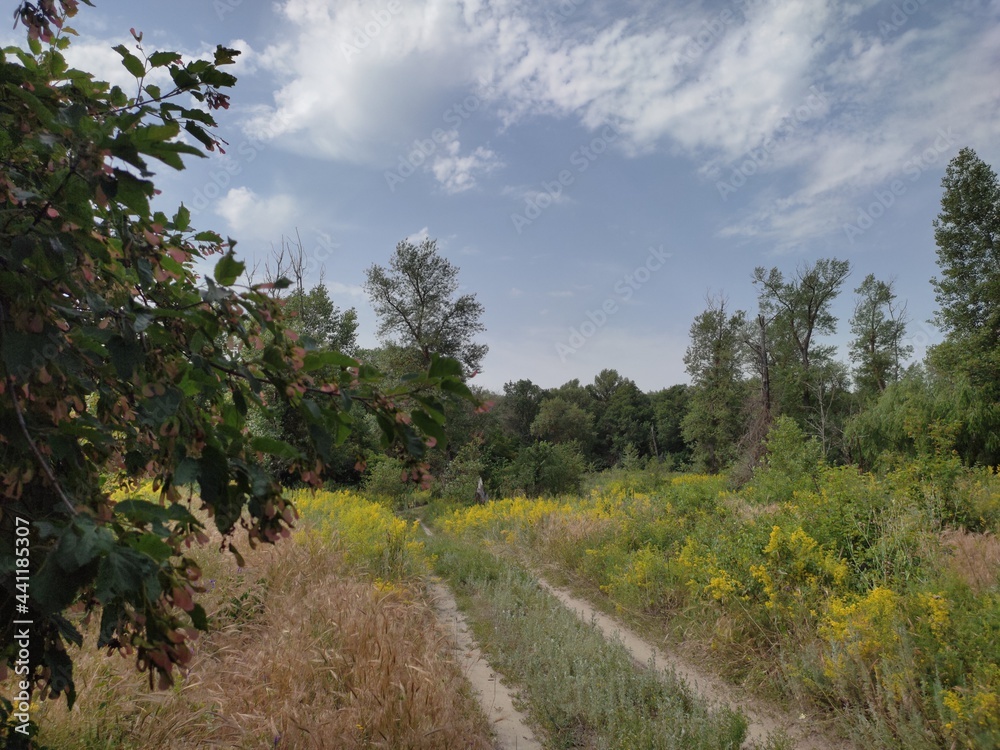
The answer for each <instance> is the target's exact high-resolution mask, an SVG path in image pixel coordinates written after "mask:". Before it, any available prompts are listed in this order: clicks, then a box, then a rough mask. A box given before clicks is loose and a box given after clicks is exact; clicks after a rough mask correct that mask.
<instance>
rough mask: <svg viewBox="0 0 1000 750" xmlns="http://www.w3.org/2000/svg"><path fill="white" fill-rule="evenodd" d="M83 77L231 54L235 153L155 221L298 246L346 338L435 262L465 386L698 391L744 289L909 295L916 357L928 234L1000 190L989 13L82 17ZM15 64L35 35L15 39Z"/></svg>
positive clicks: (256, 248) (922, 9)
mask: <svg viewBox="0 0 1000 750" xmlns="http://www.w3.org/2000/svg"><path fill="white" fill-rule="evenodd" d="M94 4H95V6H96V7H95V8H88V7H85V6H82V5H81V10H80V15H79V16H78V17H77V18H75V19H73V21H72V25H73V27H74V28H75V29H76V30H77V31H78V32H79V34H80V36H79V38H78V39H75V40H74V43H73V45H72V46H71V48H70V50H69V52H68V56H69V58H70V61H71V63H72V64H74V65H75V66H77V67H80V68H83V69H85V70H89V71H92V72H94V73H95V75H96V76H97V77H99V78H103V79H105V80H112V81H114V82H118V83H121V84H122V85H123V86H126V90H127V91H128V90H130V89H134V87H135V82H134V80H132V81H131V82H129V79H128V76H127V74H126V73H125V72H124V70H123V69H122V68H121V65H120V59H119V57H118V55H117V54H116V53H115V52H113V51H112V50H111V47H112V46H114V45H116V44H122V43H124V44H127V45H129V46H133V45H135V43H136V42H135V40H134V39H133V38H132V36H131V34H130V31H129V30H130V29H131V28H134V29H135V30H136V31H141V32H142V33H143V35H144V36H143V46H144V47H145V49H146V51H147V52H152V51H154V50H157V49H161V50H164V49H169V50H175V51H178V52H180V53H182V54H183V55H185V56H192V55H201V56H206V55H208V54H210V52H211V51H212V50H213V49H214V48H215V45H216V44H224V45H226V46H229V47H234V48H237V49H239V50H241V51H242V54H241V55H240V57H239V61H238V64H237V65H236V66H234V67H233V68H232V72H233V73H234V74H235V75H237V76H238V78H239V83H238V84H237V86H236V88H235V89H234V90H233V91H232V92H231V93H232V106H231V107H230V109H229V110H227V111H224V112H220V113H218V114H219V116H218V120H219V123H220V127H219V129H218V133H217V134H218V135H219V136H220V137H221V138H223V139H225V140H226V141H227V142H228V144H229V146H228V148H227V153H226V155H224V156H223V155H217V154H216V155H213V156H212V157H211V158H209V159H203V160H192V161H191V162H189V167H188V168H187V169H186V170H184V171H183V172H176V173H175V172H172V171H171V170H169V169H166V168H164V169H163V170H161V171H160V173H159V174H158V175H157V177H156V182H157V186H158V187H159V188H160V189H161V190H163V195H162V196H161V198H160V201H161V205H160V207H161V208H163V210H165V211H167V212H168V213H172V212H173V211H172V210H170V207H174V208H175V207H176V206H177V205H178V204H180V203H181V202H183V203H184V204H185V205H186V206H188V207H189V208H191V209H192V212H193V214H194V223H195V225H196V226H197V227H198V228H199V229H215V230H216V231H218V232H220V233H221V234H223V235H228V236H231V237H233V238H234V239H236V240H238V243H239V244H238V247H237V253H238V255H240V256H241V257H242V258H243V259H244V260H246V261H247V262H248V264H249V265H250V266H254V265H255V264H256V263H262V262H263V261H264V260H265V259H266V258H267V257H268V256H269V254H270V253H271V252H272V250H273V249H274V248H276V247H280V245H281V244H282V241H283V238H285V239H286V240H287V239H288V238H295V237H298V238H300V239H301V243H302V246H303V249H304V251H305V255H306V283H307V284H310V285H311V284H315V283H319V281H320V280H321V279H322V280H323V282H324V283H325V284H326V285H327V287H328V289H329V290H330V293H331V296H332V297H333V299H334V301H335V303H336V304H337V305H339V306H340V307H342V308H347V307H355V308H356V309H357V311H358V316H359V322H360V331H359V334H360V335H359V341H360V343H361V344H362V345H364V346H373V345H375V344H376V338H375V330H376V326H377V321H376V319H375V315H374V313H373V312H372V309H371V306H370V305H369V302H368V300H367V297H366V296H365V294H364V291H363V284H364V279H365V269H367V268H368V267H370V266H371V265H372V264H374V263H378V264H380V265H386V264H387V263H388V261H389V258H390V256H391V254H392V252H393V250H394V248H395V246H396V244H397V243H398V242H399V241H401V240H403V239H411V240H413V241H419V240H420V239H423V238H425V237H429V238H432V239H435V240H436V241H437V245H438V248H439V250H440V252H441V253H442V254H443V255H444V256H446V257H447V258H448V259H449V260H451V261H452V262H453V263H454V264H455V265H457V266H458V267H460V269H461V270H460V272H459V281H460V283H461V292H462V293H473V294H475V295H476V297H477V299H478V300H479V301H480V302H481V303H482V304H483V305H484V307H485V314H484V317H483V321H482V322H483V323H484V325H485V326H486V332H485V333H484V334H482V335H481V337H480V339H481V341H483V342H484V343H486V344H488V345H489V348H490V351H489V354H488V355H487V357H486V358H485V360H484V362H483V370H482V372H481V373H479V374H478V375H477V376H476V378H475V379H474V381H473V382H474V383H475V384H478V385H481V386H483V387H486V388H490V389H493V390H500V389H502V387H503V384H504V383H506V382H508V381H512V380H518V379H521V378H529V379H531V380H532V381H534V382H535V383H537V384H539V385H541V386H543V387H556V386H558V385H560V384H562V383H565V382H566V381H568V380H570V379H573V378H578V379H580V381H581V382H591V381H592V380H593V378H594V376H595V375H596V374H597V373H598V372H599V371H601V370H602V369H605V368H614V369H616V370H618V372H619V373H621V374H622V375H623V376H625V377H628V378H631V379H632V380H634V381H635V382H636V383H637V384H638V385H639V386H640V387H641V388H642V389H643V390H646V391H652V390H658V389H660V388H665V387H669V386H671V385H673V384H676V383H681V382H686V381H687V380H688V377H687V374H686V373H685V370H684V363H683V356H684V351H685V349H686V347H687V344H688V331H689V329H690V326H691V323H692V321H693V319H694V317H695V316H696V315H698V314H699V313H700V312H702V311H703V310H704V309H705V308H706V306H707V302H706V299H707V298H708V297H709V296H716V297H717V296H720V295H723V296H725V297H726V298H728V301H729V302H728V303H729V307H730V308H731V309H734V310H735V309H744V310H748V311H751V312H753V311H755V310H756V304H757V301H756V291H755V289H754V287H753V285H752V283H751V279H752V274H753V271H754V268H755V267H757V266H764V267H766V268H770V267H772V266H776V267H778V268H779V269H781V270H782V271H783V272H784V273H785V274H786V275H787V274H794V273H795V271H796V269H798V268H801V267H803V266H804V265H806V264H810V263H813V262H815V261H816V260H817V259H820V258H831V257H836V258H841V259H846V260H848V261H850V263H851V266H852V269H853V270H852V275H851V277H850V278H849V279H848V282H847V284H846V285H845V288H844V290H843V293H842V294H841V296H840V297H839V298H838V300H837V301H836V303H835V306H834V311H835V313H836V314H837V316H838V317H839V319H840V323H839V329H838V333H837V335H836V336H833V337H829V338H828V339H827V340H826V342H827V343H833V344H836V345H838V347H839V353H840V356H841V357H843V358H846V344H847V341H848V340H849V336H850V333H849V324H848V320H849V318H850V315H851V311H852V309H853V304H854V294H853V290H854V288H855V287H857V286H859V285H860V283H861V281H862V280H863V279H864V277H865V276H866V275H867V274H869V273H873V274H875V275H876V276H877V277H879V278H881V279H886V280H888V279H895V287H896V290H897V293H898V294H899V297H900V299H901V300H905V301H906V303H907V309H908V312H909V316H910V318H911V320H912V322H911V324H910V328H909V343H910V344H912V345H913V346H914V348H915V356H916V358H918V359H919V358H921V357H922V356H923V354H924V352H925V351H926V347H927V346H929V345H933V344H934V343H936V342H937V341H940V339H941V334H940V332H938V331H937V330H936V329H935V328H934V326H933V325H932V324H931V323H930V322H929V321H930V320H931V318H932V316H933V314H934V310H935V302H934V292H933V288H932V286H931V284H930V279H931V277H932V276H934V275H935V274H936V273H937V272H938V268H937V265H936V254H935V245H934V237H933V227H932V220H933V219H934V217H935V216H936V215H937V213H938V212H939V210H940V199H941V178H942V176H943V174H944V170H945V167H946V165H947V163H948V161H949V160H950V159H951V158H953V157H954V156H955V155H956V154H957V153H958V151H959V149H961V148H963V147H966V146H968V147H972V148H973V149H975V150H976V152H977V153H978V154H979V156H980V157H981V158H982V159H983V160H985V161H986V162H987V163H989V164H991V165H993V166H994V168H995V169H996V168H1000V0H993V1H992V2H990V1H989V0H933V1H932V0H904V1H902V2H898V1H893V2H889V1H888V0H878V1H874V0H854V1H846V2H845V1H836V2H834V1H832V0H831V1H829V2H822V1H820V0H796V1H794V2H789V1H788V0H722V1H719V2H716V1H708V0H703V1H700V2H694V1H692V2H648V1H645V0H623V1H618V2H601V3H598V2H594V0H561V1H558V2H557V1H556V0H552V1H551V2H546V1H545V0H538V1H537V2H525V1H522V0H466V1H464V2H462V1H460V0H388V1H383V0H376V1H375V2H357V1H356V0H344V1H340V0H276V1H274V2H263V1H262V2H254V1H253V0H171V1H170V2H155V3H154V2H148V1H146V2H135V0H94ZM0 35H2V39H0V40H2V41H3V42H5V43H12V42H13V41H15V40H17V39H18V38H20V37H19V35H20V32H19V31H10V30H9V27H8V29H7V30H4V31H2V32H0Z"/></svg>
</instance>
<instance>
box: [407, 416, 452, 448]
mask: <svg viewBox="0 0 1000 750" xmlns="http://www.w3.org/2000/svg"><path fill="white" fill-rule="evenodd" d="M410 418H411V419H412V420H413V424H415V425H416V426H417V427H419V428H420V429H421V430H422V431H423V432H424V434H426V435H430V436H431V437H432V438H434V439H435V440H437V447H439V448H443V447H445V445H446V444H447V442H448V437H447V435H445V432H444V429H442V427H441V425H440V424H438V422H437V421H436V420H435V419H433V418H432V417H431V416H430V415H428V414H426V413H425V412H422V411H414V412H412V413H411V414H410Z"/></svg>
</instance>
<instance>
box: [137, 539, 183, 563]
mask: <svg viewBox="0 0 1000 750" xmlns="http://www.w3.org/2000/svg"><path fill="white" fill-rule="evenodd" d="M132 548H133V549H134V550H135V551H136V552H138V553H140V554H143V555H146V556H148V557H150V558H152V559H153V560H156V562H163V561H164V560H167V559H169V558H170V556H171V555H173V554H174V548H173V547H171V546H170V545H169V544H167V543H166V542H165V541H163V539H161V538H160V537H159V536H158V535H156V534H143V535H142V536H140V537H139V538H138V539H136V540H135V541H134V542H133V543H132Z"/></svg>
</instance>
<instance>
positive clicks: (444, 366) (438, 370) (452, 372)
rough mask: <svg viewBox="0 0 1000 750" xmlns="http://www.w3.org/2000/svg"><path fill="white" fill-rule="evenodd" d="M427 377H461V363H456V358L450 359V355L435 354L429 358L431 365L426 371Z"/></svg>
mask: <svg viewBox="0 0 1000 750" xmlns="http://www.w3.org/2000/svg"><path fill="white" fill-rule="evenodd" d="M427 375H428V377H431V378H448V377H451V378H459V379H461V378H462V375H463V373H462V365H460V364H459V363H458V360H455V359H452V358H451V357H441V356H439V355H437V354H435V355H434V356H433V357H432V358H431V366H430V369H429V370H428V372H427Z"/></svg>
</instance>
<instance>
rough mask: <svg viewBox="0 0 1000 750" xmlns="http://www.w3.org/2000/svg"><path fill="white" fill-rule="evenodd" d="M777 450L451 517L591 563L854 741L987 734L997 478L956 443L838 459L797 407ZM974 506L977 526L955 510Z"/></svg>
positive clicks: (499, 539)
mask: <svg viewBox="0 0 1000 750" xmlns="http://www.w3.org/2000/svg"><path fill="white" fill-rule="evenodd" d="M769 451H770V453H769V456H768V461H767V462H766V463H765V465H764V468H762V469H761V470H760V472H759V474H758V475H757V476H756V477H755V479H754V482H753V483H752V484H751V486H750V488H749V489H750V491H749V492H748V493H747V494H743V495H737V494H733V493H730V492H728V491H727V490H726V478H725V477H723V476H717V477H713V476H702V475H675V476H673V477H672V478H668V479H665V480H664V479H662V478H661V480H660V481H659V482H658V483H655V484H654V483H650V482H648V481H647V480H646V479H644V478H643V481H642V484H643V486H642V489H639V488H638V487H637V486H636V484H635V483H631V482H629V481H628V480H627V479H626V478H623V477H622V475H621V472H614V473H611V474H609V475H607V476H606V477H605V478H604V481H603V483H601V482H598V483H597V485H596V486H595V488H594V489H593V490H592V491H591V492H590V493H589V494H588V495H587V496H584V497H568V496H563V497H560V498H558V499H545V500H534V501H532V500H528V499H510V500H500V501H496V502H492V503H489V504H488V505H486V506H482V507H476V508H470V509H467V510H458V511H454V512H453V514H452V515H451V516H447V517H444V518H443V519H442V520H441V525H442V527H443V528H444V529H445V530H446V531H447V532H448V533H450V534H455V535H457V536H460V537H462V538H463V539H464V540H465V541H466V542H472V543H474V542H475V541H477V540H481V541H485V542H487V543H488V544H508V545H511V546H512V547H513V548H515V549H517V550H519V551H520V552H522V553H524V552H526V553H527V554H528V555H529V556H530V558H531V559H532V560H533V561H535V562H536V563H538V564H557V565H559V566H561V567H563V568H564V569H565V570H566V571H567V572H570V573H572V574H575V575H577V576H582V577H583V578H585V579H586V580H587V581H588V582H590V583H591V584H594V585H596V586H599V587H600V589H601V590H602V591H603V592H605V593H606V594H607V595H608V596H609V597H610V599H611V601H612V602H613V603H614V605H616V606H617V607H619V608H620V610H621V611H622V612H624V613H636V616H637V617H642V621H643V622H644V623H646V624H647V625H648V624H649V623H650V622H654V623H660V624H662V627H663V628H664V634H665V635H667V636H673V637H675V638H678V639H681V640H683V641H684V642H685V643H686V644H687V645H688V646H691V645H692V644H693V643H695V642H697V644H698V652H699V653H705V654H716V655H717V656H718V658H719V664H720V666H721V667H722V668H723V669H725V670H727V671H729V672H730V673H731V674H732V675H733V676H734V677H735V678H737V679H753V680H754V681H756V682H758V684H762V685H769V686H770V688H771V690H772V691H773V692H775V693H777V694H779V695H782V696H783V697H784V698H785V699H787V700H792V699H796V700H799V701H802V702H803V703H805V704H811V705H812V706H813V707H815V708H817V709H822V710H825V711H831V712H833V713H834V714H836V715H837V716H838V717H839V720H840V722H841V724H842V726H844V727H845V728H847V730H848V731H850V732H852V733H853V734H854V735H855V739H856V740H857V741H858V742H859V743H865V744H870V745H871V746H877V747H887V748H922V749H925V750H931V749H932V748H943V747H968V748H975V749H977V750H978V749H979V748H982V749H983V750H985V748H992V747H994V746H995V745H996V742H997V738H998V737H1000V701H997V700H996V696H997V695H1000V665H998V662H997V656H998V655H997V652H996V648H995V645H994V641H995V634H996V632H997V631H996V628H997V627H998V623H1000V577H998V573H997V571H998V570H1000V568H998V567H997V565H998V564H1000V543H998V542H997V539H996V534H997V532H998V531H1000V478H998V476H997V475H996V474H995V473H993V472H990V471H985V470H970V469H963V468H962V466H961V465H960V464H954V463H949V462H948V461H947V460H946V459H947V456H939V457H938V458H937V459H935V461H936V462H928V461H920V460H918V461H916V462H907V461H902V460H901V461H899V462H898V463H897V464H896V466H895V468H893V470H892V471H890V472H889V473H887V474H885V475H872V474H864V473H860V472H858V471H857V470H856V469H854V468H851V467H840V468H829V467H826V466H824V464H823V462H822V458H821V454H820V452H819V451H818V449H817V446H816V444H815V442H810V441H806V440H804V439H803V435H802V432H801V430H800V428H798V426H797V425H796V424H795V422H794V420H792V419H790V418H788V417H784V418H779V420H778V421H777V422H776V424H775V426H774V429H773V430H772V433H771V437H770V439H769ZM781 475H786V476H781ZM946 500H947V502H945V501H946ZM949 504H950V506H949ZM949 507H951V508H955V507H958V508H965V509H966V511H964V513H963V515H962V516H961V520H959V521H957V522H956V518H958V516H956V514H955V513H954V512H953V511H951V510H949ZM973 508H975V509H976V510H975V511H972V509H973ZM974 513H975V514H976V515H978V517H979V518H981V519H982V520H981V521H979V523H980V528H979V530H978V531H976V532H974V533H973V532H970V531H968V530H967V529H966V528H963V527H962V526H959V525H958V523H962V524H965V523H966V522H967V521H968V519H970V518H972V517H973V515H974ZM645 615H654V616H655V619H653V620H650V619H648V618H646V617H644V616H645Z"/></svg>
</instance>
